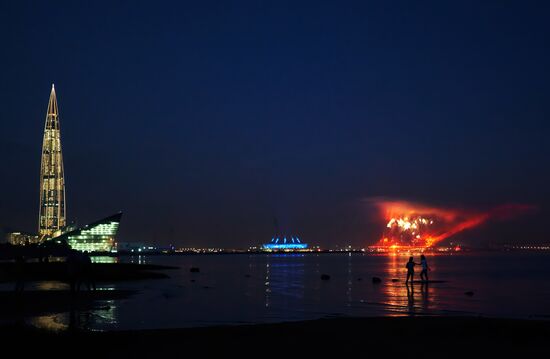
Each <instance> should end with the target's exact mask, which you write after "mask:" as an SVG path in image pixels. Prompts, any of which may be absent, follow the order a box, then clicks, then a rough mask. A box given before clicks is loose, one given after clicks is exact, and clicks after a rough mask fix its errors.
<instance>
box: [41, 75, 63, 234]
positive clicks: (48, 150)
mask: <svg viewBox="0 0 550 359" xmlns="http://www.w3.org/2000/svg"><path fill="white" fill-rule="evenodd" d="M38 216H39V220H38V232H39V234H40V235H42V236H52V235H53V234H54V233H55V232H57V231H59V230H60V229H61V228H63V227H64V226H65V225H66V207H65V173H64V169H63V155H62V152H61V129H60V127H59V108H58V107H57V96H56V94H55V87H54V84H52V90H51V92H50V99H49V101H48V110H47V112H46V123H45V125H44V140H43V142H42V160H41V165H40V210H39V215H38Z"/></svg>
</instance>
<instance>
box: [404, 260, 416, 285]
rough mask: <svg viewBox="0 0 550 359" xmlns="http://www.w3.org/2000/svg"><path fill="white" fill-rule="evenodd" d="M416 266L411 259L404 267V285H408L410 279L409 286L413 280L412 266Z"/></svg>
mask: <svg viewBox="0 0 550 359" xmlns="http://www.w3.org/2000/svg"><path fill="white" fill-rule="evenodd" d="M415 265H417V263H415V262H414V259H413V257H410V258H409V261H408V262H407V264H406V265H405V268H407V280H406V281H405V284H409V278H410V279H411V284H412V282H413V279H414V266H415Z"/></svg>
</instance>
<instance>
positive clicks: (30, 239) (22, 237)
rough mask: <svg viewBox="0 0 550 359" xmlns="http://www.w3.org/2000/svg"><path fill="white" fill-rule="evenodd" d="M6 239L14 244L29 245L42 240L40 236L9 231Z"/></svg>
mask: <svg viewBox="0 0 550 359" xmlns="http://www.w3.org/2000/svg"><path fill="white" fill-rule="evenodd" d="M6 239H7V240H8V243H9V244H12V245H14V246H27V245H29V244H35V243H39V242H40V236H37V235H34V234H30V233H23V232H11V233H7V234H6Z"/></svg>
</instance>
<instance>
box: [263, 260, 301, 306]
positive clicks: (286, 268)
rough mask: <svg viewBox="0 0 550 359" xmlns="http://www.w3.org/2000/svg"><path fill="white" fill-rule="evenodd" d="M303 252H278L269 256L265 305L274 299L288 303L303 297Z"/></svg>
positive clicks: (266, 272) (268, 304)
mask: <svg viewBox="0 0 550 359" xmlns="http://www.w3.org/2000/svg"><path fill="white" fill-rule="evenodd" d="M303 257H304V255H303V254H277V255H270V256H268V257H267V262H266V271H265V307H266V308H267V307H269V306H270V305H271V304H272V302H273V301H274V300H278V301H281V302H282V303H284V304H288V302H289V300H293V301H295V303H298V302H299V301H296V299H298V300H300V299H303V296H304V262H303Z"/></svg>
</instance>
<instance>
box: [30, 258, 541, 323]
mask: <svg viewBox="0 0 550 359" xmlns="http://www.w3.org/2000/svg"><path fill="white" fill-rule="evenodd" d="M407 259H408V257H406V256H372V255H361V254H307V255H197V256H142V257H123V258H121V259H120V261H128V262H131V261H133V262H142V263H152V264H165V265H175V266H179V267H180V268H181V269H179V270H171V271H166V273H167V274H169V275H170V276H171V278H169V279H163V280H149V281H135V282H126V283H117V284H102V285H100V286H99V287H101V288H104V289H108V288H116V289H137V290H139V294H136V295H134V296H132V297H130V298H128V299H124V300H120V301H103V302H100V303H98V305H97V308H96V309H94V310H89V311H85V312H77V313H72V320H71V315H70V314H71V313H57V314H50V315H44V316H40V317H32V318H26V321H27V322H28V323H30V324H32V325H35V326H38V327H46V328H50V329H53V330H57V329H65V328H67V327H68V325H69V323H71V325H75V326H79V327H84V328H89V329H97V330H116V329H143V328H172V327H193V326H207V325H218V324H238V323H260V322H279V321H289V320H303V319H315V318H322V317H332V316H407V315H483V316H494V317H513V318H534V319H537V318H548V317H550V255H540V254H525V253H521V254H520V253H502V254H490V255H487V254H484V255H475V254H462V255H452V256H450V255H444V256H443V255H440V256H430V257H428V261H429V264H430V266H431V267H432V271H431V272H430V279H433V280H441V281H444V282H443V283H433V284H429V285H420V284H415V285H414V286H413V287H409V288H407V286H405V285H404V283H403V276H404V272H405V269H404V266H405V262H406V261H407ZM417 262H419V259H418V258H417ZM192 266H193V267H200V270H201V271H200V273H190V271H189V268H190V267H192ZM324 273H326V274H329V275H330V276H331V279H330V280H328V281H322V280H321V279H320V276H321V274H324ZM373 276H378V277H380V278H382V279H383V281H382V283H381V284H373V283H372V281H371V278H372V277H373ZM392 278H399V279H400V281H399V282H392V281H391V279H392ZM64 286H65V285H64V284H61V283H53V282H52V283H43V284H40V286H39V287H40V288H42V289H59V288H65V287H64ZM467 291H473V292H474V295H473V296H467V295H465V294H464V293H465V292H467Z"/></svg>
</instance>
